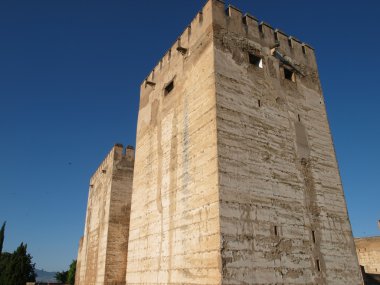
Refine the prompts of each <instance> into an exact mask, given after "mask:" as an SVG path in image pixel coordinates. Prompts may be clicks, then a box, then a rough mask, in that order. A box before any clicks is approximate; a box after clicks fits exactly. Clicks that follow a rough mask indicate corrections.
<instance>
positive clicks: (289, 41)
mask: <svg viewBox="0 0 380 285" xmlns="http://www.w3.org/2000/svg"><path fill="white" fill-rule="evenodd" d="M288 44H289V46H290V47H291V48H292V47H293V41H292V39H288Z"/></svg>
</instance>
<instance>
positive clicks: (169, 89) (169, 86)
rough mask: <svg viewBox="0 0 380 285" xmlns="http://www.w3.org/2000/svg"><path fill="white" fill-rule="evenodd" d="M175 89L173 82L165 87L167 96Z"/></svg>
mask: <svg viewBox="0 0 380 285" xmlns="http://www.w3.org/2000/svg"><path fill="white" fill-rule="evenodd" d="M173 89H174V81H171V82H170V83H169V84H168V85H166V87H165V95H168V94H169V93H170V92H172V90H173Z"/></svg>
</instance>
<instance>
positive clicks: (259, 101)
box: [257, 99, 261, 107]
mask: <svg viewBox="0 0 380 285" xmlns="http://www.w3.org/2000/svg"><path fill="white" fill-rule="evenodd" d="M257 105H258V106H259V107H261V100H260V99H259V100H257Z"/></svg>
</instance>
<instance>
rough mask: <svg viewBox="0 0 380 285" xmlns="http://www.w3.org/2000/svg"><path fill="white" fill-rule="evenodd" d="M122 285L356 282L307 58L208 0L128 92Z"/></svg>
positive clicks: (296, 46)
mask: <svg viewBox="0 0 380 285" xmlns="http://www.w3.org/2000/svg"><path fill="white" fill-rule="evenodd" d="M126 281H127V284H130V285H131V284H336V285H338V284H342V285H347V284H354V285H359V284H361V283H362V280H361V275H360V269H359V265H358V260H357V256H356V253H355V247H354V242H353V237H352V232H351V226H350V222H349V219H348V214H347V209H346V203H345V198H344V194H343V189H342V185H341V180H340V176H339V170H338V165H337V161H336V157H335V152H334V147H333V142H332V138H331V133H330V129H329V124H328V120H327V116H326V109H325V103H324V99H323V96H322V90H321V86H320V82H319V76H318V71H317V64H316V60H315V55H314V50H313V48H311V47H310V46H309V45H307V44H304V43H302V42H300V41H299V40H297V39H296V38H294V37H290V36H288V35H286V34H285V33H283V32H281V31H280V30H276V29H273V28H272V27H271V26H270V25H268V24H266V23H263V22H261V23H259V22H258V20H257V19H256V18H255V17H252V16H250V15H248V14H246V15H244V16H243V14H242V13H241V12H240V11H239V10H238V9H236V8H234V7H232V6H229V7H228V8H227V9H225V5H224V3H223V2H221V1H217V0H209V1H208V2H207V4H206V5H205V6H204V8H203V9H202V11H201V12H200V13H199V14H198V15H197V16H196V18H195V19H194V20H193V21H192V22H191V24H190V25H189V26H188V28H187V29H186V30H185V31H184V33H183V34H182V35H181V36H180V37H179V38H178V40H177V41H176V42H175V44H174V46H172V47H171V48H170V49H169V51H168V52H167V53H166V55H165V56H164V58H163V59H162V60H161V61H160V62H159V63H158V65H157V66H156V67H155V68H154V69H153V71H152V72H151V73H150V74H149V76H148V77H147V78H146V80H145V81H144V82H143V83H142V85H141V95H140V107H139V116H138V128H137V143H136V161H135V171H134V177H133V195H132V208H131V220H130V234H129V247H128V263H127V274H126Z"/></svg>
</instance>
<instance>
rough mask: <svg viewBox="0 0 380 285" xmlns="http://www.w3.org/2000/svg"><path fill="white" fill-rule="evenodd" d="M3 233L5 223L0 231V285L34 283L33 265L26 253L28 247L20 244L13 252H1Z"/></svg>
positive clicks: (30, 257)
mask: <svg viewBox="0 0 380 285" xmlns="http://www.w3.org/2000/svg"><path fill="white" fill-rule="evenodd" d="M4 233H5V223H4V224H3V226H2V227H1V230H0V284H1V285H25V284H26V282H35V281H36V274H35V271H34V270H35V268H34V266H35V264H34V263H33V262H32V256H31V255H30V254H29V253H28V251H27V249H28V246H27V245H26V244H24V243H21V244H20V246H19V247H18V248H17V249H16V250H15V251H14V252H13V253H9V252H4V253H3V252H2V247H3V241H4Z"/></svg>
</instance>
